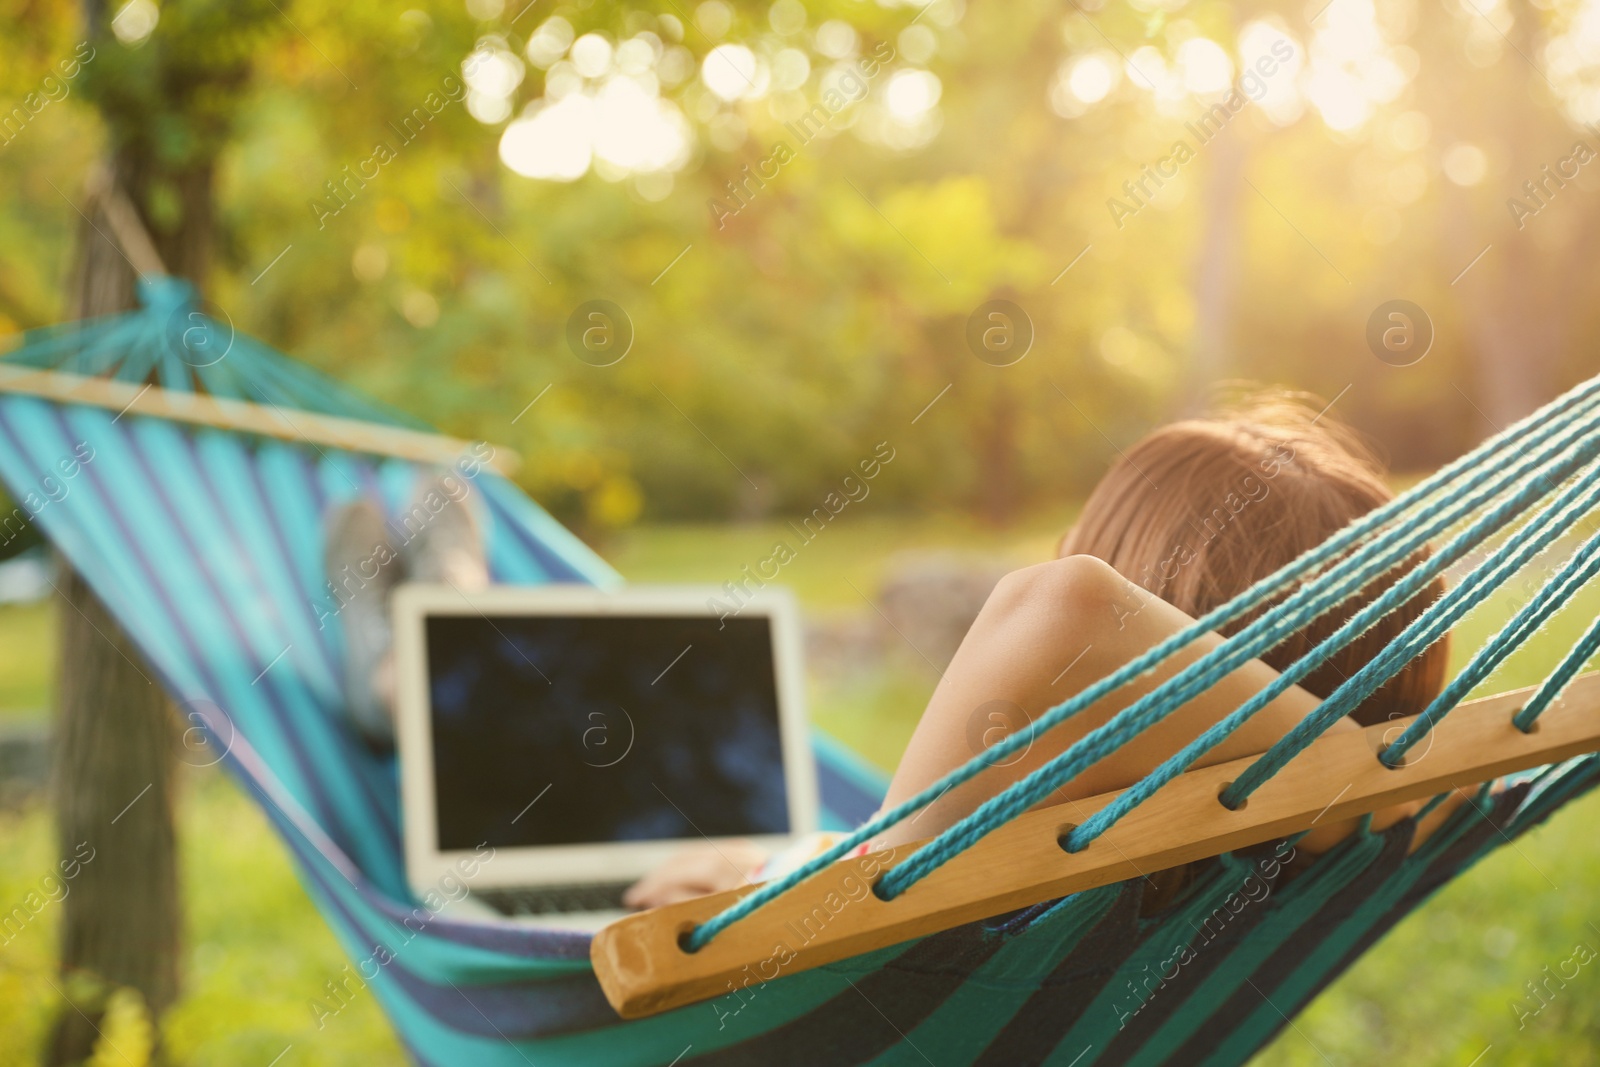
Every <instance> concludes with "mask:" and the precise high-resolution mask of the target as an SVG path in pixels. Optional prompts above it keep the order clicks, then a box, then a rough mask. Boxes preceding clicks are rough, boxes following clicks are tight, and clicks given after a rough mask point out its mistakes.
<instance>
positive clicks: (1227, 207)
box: [1177, 123, 1247, 415]
mask: <svg viewBox="0 0 1600 1067" xmlns="http://www.w3.org/2000/svg"><path fill="white" fill-rule="evenodd" d="M1241 125H1243V124H1242V123H1241ZM1246 135H1247V134H1246V131H1244V130H1239V129H1234V130H1226V131H1224V132H1223V134H1222V135H1221V136H1219V137H1217V138H1216V139H1215V140H1214V141H1212V142H1211V143H1210V144H1208V145H1206V146H1205V150H1208V151H1209V152H1210V153H1211V160H1210V164H1209V166H1208V167H1207V170H1206V174H1205V177H1204V178H1203V179H1202V181H1203V182H1204V197H1205V199H1204V216H1203V217H1204V222H1202V224H1201V225H1202V227H1203V230H1202V236H1201V239H1200V248H1199V250H1198V251H1197V253H1196V255H1195V264H1194V273H1195V278H1194V290H1195V324H1194V341H1193V344H1192V346H1191V349H1190V358H1189V368H1188V373H1187V374H1186V375H1185V379H1186V380H1185V383H1184V389H1183V393H1182V395H1181V396H1179V397H1178V398H1177V413H1178V414H1180V415H1198V414H1202V413H1203V412H1204V410H1205V408H1206V405H1207V403H1208V402H1209V400H1210V393H1211V390H1212V388H1213V387H1215V385H1216V384H1217V383H1218V382H1219V381H1221V380H1222V379H1223V378H1224V377H1225V376H1226V373H1227V371H1228V370H1229V369H1230V368H1231V367H1232V366H1233V360H1232V358H1231V349H1232V344H1233V318H1234V302H1235V297H1236V296H1237V294H1238V289H1239V190H1240V188H1241V187H1242V186H1243V183H1244V164H1245V146H1244V143H1243V140H1244V138H1245V136H1246Z"/></svg>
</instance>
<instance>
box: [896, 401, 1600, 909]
mask: <svg viewBox="0 0 1600 1067" xmlns="http://www.w3.org/2000/svg"><path fill="white" fill-rule="evenodd" d="M1577 429H1581V428H1575V431H1576V430H1577ZM1590 436H1592V435H1585V434H1582V433H1580V432H1575V433H1574V434H1569V435H1568V436H1567V437H1566V438H1564V439H1563V440H1562V443H1561V444H1558V446H1557V447H1556V449H1555V451H1557V452H1559V451H1560V449H1561V448H1562V447H1564V446H1565V445H1566V444H1567V443H1570V442H1571V441H1574V440H1576V441H1578V442H1586V443H1584V444H1583V445H1582V447H1580V448H1579V450H1578V451H1577V452H1576V453H1574V455H1573V456H1570V457H1564V458H1561V459H1559V460H1558V462H1557V464H1556V469H1557V470H1559V471H1560V472H1561V475H1560V477H1565V475H1566V474H1567V473H1569V472H1570V471H1571V470H1573V469H1576V468H1577V467H1578V466H1580V465H1581V464H1582V463H1585V462H1587V461H1588V460H1589V459H1591V458H1593V456H1594V455H1595V454H1596V453H1597V452H1600V440H1595V441H1589V440H1588V438H1589V437H1590ZM1548 454H1549V453H1546V455H1548ZM1527 465H1528V464H1527V463H1526V462H1524V463H1519V464H1518V465H1517V466H1516V467H1513V468H1512V472H1511V473H1510V474H1508V475H1507V476H1506V477H1505V478H1504V479H1502V480H1501V481H1500V482H1493V483H1490V487H1489V488H1488V489H1485V490H1484V491H1483V493H1479V494H1474V495H1472V496H1469V497H1468V498H1467V500H1466V501H1463V502H1459V503H1458V504H1457V505H1455V506H1454V507H1453V508H1449V509H1446V510H1444V511H1443V512H1438V511H1437V508H1435V509H1434V510H1435V512H1436V513H1435V515H1434V518H1433V519H1432V521H1431V522H1430V523H1429V524H1428V525H1426V526H1424V527H1422V528H1421V529H1420V530H1418V529H1414V528H1413V529H1412V530H1410V531H1409V535H1408V536H1409V538H1410V541H1409V543H1408V541H1407V539H1406V538H1405V537H1402V536H1400V535H1401V534H1403V533H1406V532H1407V531H1406V529H1405V528H1404V527H1397V528H1396V529H1395V530H1391V531H1389V532H1388V533H1386V534H1385V535H1384V537H1382V538H1379V539H1378V540H1377V541H1375V542H1372V543H1371V544H1369V545H1367V546H1364V547H1363V548H1362V549H1360V550H1358V551H1357V552H1356V553H1355V554H1354V555H1352V556H1350V557H1348V558H1347V559H1345V560H1344V561H1342V564H1343V566H1344V567H1345V568H1347V571H1333V570H1330V571H1328V572H1325V573H1323V574H1321V575H1318V576H1317V578H1316V579H1314V580H1313V581H1311V582H1308V583H1307V584H1306V585H1305V586H1302V587H1301V588H1300V589H1298V590H1296V591H1295V593H1294V594H1292V595H1291V596H1290V597H1289V598H1288V599H1286V600H1285V601H1283V603H1281V604H1279V605H1278V606H1277V607H1274V608H1272V609H1271V610H1270V611H1267V612H1265V613H1263V614H1262V615H1261V616H1260V617H1259V618H1258V619H1256V620H1255V621H1254V622H1252V623H1251V624H1250V625H1249V626H1247V627H1245V628H1244V629H1243V630H1241V631H1240V632H1239V633H1237V634H1235V635H1233V636H1232V637H1230V638H1229V639H1228V640H1227V641H1225V642H1224V643H1223V644H1222V645H1221V646H1219V647H1218V648H1217V649H1215V650H1214V651H1213V652H1212V653H1210V654H1209V655H1207V656H1205V657H1203V658H1202V659H1200V660H1198V661H1196V662H1195V663H1193V664H1190V665H1189V666H1188V667H1186V668H1184V669H1183V670H1181V671H1179V672H1178V673H1177V674H1176V675H1174V676H1173V677H1172V678H1170V679H1168V680H1167V681H1166V682H1164V683H1163V684H1162V685H1160V686H1158V687H1157V688H1156V689H1154V690H1152V691H1151V692H1150V693H1148V694H1146V695H1145V696H1144V697H1142V698H1140V699H1139V700H1136V701H1135V702H1134V703H1133V704H1131V705H1129V706H1128V707H1127V708H1125V709H1123V710H1122V711H1121V712H1119V713H1118V714H1117V715H1115V716H1113V717H1112V719H1111V720H1110V721H1109V722H1107V723H1106V724H1105V725H1103V726H1101V727H1099V728H1098V729H1096V730H1093V731H1091V732H1090V733H1088V734H1086V735H1085V736H1084V737H1083V738H1081V739H1080V740H1079V741H1078V742H1077V744H1075V745H1073V746H1072V747H1071V748H1069V749H1068V750H1067V751H1065V752H1063V753H1061V754H1060V755H1059V756H1056V757H1055V758H1054V759H1052V760H1050V761H1049V762H1047V763H1045V764H1044V765H1043V766H1041V767H1040V768H1038V769H1037V770H1035V771H1034V772H1033V773H1031V774H1029V775H1028V776H1027V777H1025V778H1023V779H1022V780H1021V781H1018V782H1016V783H1014V784H1013V785H1011V786H1009V787H1008V788H1007V789H1005V790H1003V791H1002V792H1000V793H998V794H996V795H995V796H994V797H991V798H990V799H989V800H987V801H985V802H984V803H983V804H982V805H980V806H979V807H978V808H977V809H976V810H975V811H973V812H972V814H970V815H968V816H967V817H966V818H964V819H962V820H960V821H958V822H957V823H955V824H954V825H952V826H951V827H949V828H948V829H947V830H945V832H944V833H943V834H941V835H940V836H939V837H938V838H936V839H934V840H933V841H930V842H929V843H928V844H927V845H926V846H924V847H923V848H921V849H919V850H918V851H917V852H915V853H913V854H912V855H911V856H910V857H908V858H907V859H906V861H905V862H904V863H901V864H899V865H897V866H896V867H894V868H893V869H892V870H890V871H889V872H888V873H887V874H885V875H884V876H883V878H882V880H881V881H880V882H879V883H878V888H879V891H880V892H879V895H880V896H881V897H883V899H885V900H893V899H894V898H895V897H896V896H898V895H899V894H901V893H903V892H905V890H906V889H908V888H909V887H910V886H912V885H914V884H915V883H916V882H918V881H920V880H921V879H923V878H925V877H927V876H928V875H929V874H931V873H932V872H933V871H934V870H936V869H938V868H939V867H940V866H942V865H943V864H944V863H947V862H948V861H949V860H950V859H952V858H954V857H955V856H956V855H958V854H959V853H960V852H962V851H965V850H966V849H967V848H970V847H971V846H972V845H973V844H974V843H976V842H977V841H978V840H980V839H981V838H983V837H984V836H985V835H987V834H989V833H991V832H992V831H993V830H994V829H995V828H996V827H998V826H999V825H1001V824H1003V823H1005V822H1007V821H1009V820H1010V819H1013V818H1015V817H1016V816H1018V815H1020V814H1022V813H1023V812H1024V811H1026V810H1028V809H1029V808H1031V807H1033V806H1034V805H1035V804H1037V803H1039V802H1040V801H1042V800H1044V799H1045V798H1046V797H1047V796H1049V795H1050V793H1051V792H1052V791H1053V790H1055V789H1056V788H1058V787H1059V786H1060V785H1061V784H1063V783H1065V782H1068V781H1071V780H1072V779H1073V778H1074V777H1076V776H1077V775H1078V774H1080V773H1081V772H1082V771H1083V770H1084V769H1086V768H1087V767H1089V766H1092V765H1093V764H1094V763H1096V762H1098V761H1099V760H1101V759H1103V758H1105V756H1107V755H1109V754H1110V753H1111V752H1113V751H1115V750H1116V749H1117V748H1120V747H1121V746H1122V745H1123V744H1126V743H1127V741H1128V740H1129V739H1130V738H1132V737H1133V736H1135V735H1137V734H1138V733H1141V732H1142V731H1144V730H1146V729H1148V728H1149V727H1150V726H1152V725H1154V724H1155V723H1157V722H1160V721H1161V720H1163V719H1164V718H1165V717H1166V716H1168V715H1170V714H1171V713H1172V712H1173V711H1174V710H1175V709H1177V708H1179V707H1181V706H1182V705H1184V704H1185V703H1187V702H1188V701H1189V700H1192V699H1193V698H1194V697H1196V696H1198V695H1199V694H1200V693H1203V692H1205V691H1206V690H1207V689H1210V688H1211V687H1212V686H1213V685H1215V684H1216V683H1217V682H1218V681H1220V680H1221V679H1222V678H1223V677H1225V676H1226V675H1228V674H1230V673H1232V672H1233V671H1234V670H1236V669H1238V668H1239V667H1240V666H1242V665H1243V664H1244V663H1247V662H1249V661H1250V660H1252V659H1255V658H1256V657H1257V656H1259V655H1261V654H1262V653H1263V652H1265V651H1267V650H1268V649H1270V648H1272V647H1274V646H1276V645H1277V644H1279V643H1281V642H1282V641H1283V640H1284V639H1285V638H1287V637H1288V636H1289V635H1290V634H1292V633H1294V632H1295V631H1297V630H1299V629H1301V628H1303V627H1304V626H1306V625H1307V624H1308V623H1309V622H1310V621H1311V620H1313V619H1316V618H1318V617H1320V616H1321V615H1322V614H1323V613H1324V612H1326V611H1328V610H1330V609H1331V608H1333V607H1335V606H1337V605H1338V604H1340V603H1342V602H1343V601H1344V600H1346V599H1348V598H1349V597H1350V596H1351V595H1353V594H1354V593H1356V592H1359V591H1360V590H1361V589H1363V588H1365V587H1366V586H1367V585H1368V584H1369V583H1370V582H1371V581H1372V580H1373V579H1375V578H1377V577H1379V576H1381V575H1383V574H1387V573H1388V572H1389V571H1390V570H1392V569H1393V568H1394V566H1395V565H1396V564H1398V563H1399V562H1401V561H1402V560H1404V559H1406V558H1408V557H1409V556H1410V555H1412V554H1413V553H1414V552H1415V551H1416V550H1417V548H1418V547H1420V546H1421V545H1422V544H1424V543H1426V540H1427V538H1428V537H1429V536H1431V535H1432V534H1433V533H1434V532H1437V531H1438V530H1441V529H1444V528H1446V527H1448V526H1449V525H1451V524H1452V523H1453V522H1454V521H1455V518H1456V517H1457V516H1458V515H1460V514H1465V513H1467V512H1468V511H1470V510H1471V509H1472V508H1473V507H1475V506H1476V502H1478V501H1479V500H1480V499H1481V497H1482V496H1483V495H1484V494H1485V493H1488V492H1490V491H1491V490H1494V489H1495V488H1497V487H1501V486H1504V485H1510V484H1516V482H1517V481H1518V480H1519V479H1518V478H1517V477H1513V476H1512V475H1513V474H1516V472H1519V471H1524V468H1525V467H1527ZM1524 473H1525V471H1524ZM1557 481H1559V478H1557ZM1554 484H1555V483H1551V482H1546V481H1545V479H1544V476H1543V475H1540V476H1536V477H1533V478H1531V479H1525V480H1523V485H1522V488H1521V489H1520V490H1519V491H1518V492H1517V493H1516V494H1514V496H1513V497H1512V498H1511V499H1509V500H1508V501H1506V502H1505V503H1503V504H1501V505H1500V506H1499V507H1498V508H1496V509H1494V511H1493V512H1491V514H1490V516H1489V517H1488V518H1485V519H1483V520H1480V522H1479V524H1478V526H1477V528H1476V529H1477V531H1478V537H1477V538H1476V539H1475V540H1472V541H1468V542H1465V543H1464V544H1463V546H1462V547H1461V549H1460V552H1462V553H1464V552H1465V550H1466V548H1468V547H1470V546H1471V545H1472V544H1476V543H1479V542H1480V541H1481V539H1482V536H1484V535H1485V534H1486V532H1487V531H1489V530H1492V529H1498V527H1499V526H1500V525H1503V524H1504V523H1505V522H1507V521H1509V520H1510V518H1511V517H1512V516H1514V515H1515V514H1517V513H1518V512H1520V511H1521V510H1523V509H1524V508H1525V507H1526V506H1527V505H1528V504H1530V503H1532V502H1533V501H1534V500H1536V499H1538V497H1539V496H1542V495H1544V494H1545V493H1548V492H1549V488H1548V486H1551V485H1554ZM1388 540H1398V542H1399V543H1398V545H1396V546H1395V547H1394V548H1393V549H1392V550H1391V551H1390V552H1389V553H1388V554H1384V553H1381V552H1377V551H1376V549H1377V548H1379V547H1380V546H1381V545H1382V544H1383V543H1384V542H1385V541H1388ZM1335 574H1339V575H1342V577H1337V578H1334V577H1331V576H1333V575H1335ZM1324 584H1327V585H1330V586H1331V588H1329V589H1326V590H1325V589H1324ZM1418 588H1420V586H1419V587H1418ZM1415 591H1416V590H1415V589H1412V590H1410V593H1414V592H1415ZM1407 595H1409V593H1408V594H1407ZM1383 600H1384V602H1385V603H1386V604H1387V608H1386V609H1385V610H1392V609H1393V608H1394V607H1396V606H1398V605H1399V604H1400V603H1404V597H1401V596H1399V594H1397V593H1396V590H1395V589H1393V588H1391V590H1389V592H1388V593H1386V594H1385V598H1383ZM1373 617H1374V618H1375V617H1376V616H1373ZM1368 625H1370V622H1368ZM1349 639H1350V638H1349V637H1346V638H1345V640H1346V641H1348V640H1349ZM1213 743H1214V742H1213ZM1135 788H1137V786H1136V787H1135ZM1135 797H1137V799H1135ZM1145 798H1146V795H1141V794H1134V795H1133V796H1130V797H1129V799H1130V800H1131V801H1132V803H1138V802H1139V801H1140V800H1143V799H1145ZM1130 809H1131V804H1130V805H1129V806H1128V807H1122V806H1120V798H1119V801H1118V802H1113V804H1112V805H1109V806H1108V809H1107V810H1108V811H1109V812H1111V813H1112V816H1111V817H1120V815H1121V814H1125V813H1126V811H1127V810H1130ZM1096 818H1098V817H1091V820H1090V821H1096ZM1103 823H1104V819H1103V818H1101V819H1100V820H1099V823H1097V825H1099V824H1103ZM1087 825H1088V823H1085V826H1087ZM1084 844H1085V841H1084V829H1083V827H1079V828H1077V829H1075V830H1074V831H1073V832H1072V834H1071V835H1069V836H1068V838H1067V841H1066V845H1065V847H1066V848H1067V850H1068V851H1073V852H1075V851H1079V850H1080V849H1081V848H1083V847H1084Z"/></svg>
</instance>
